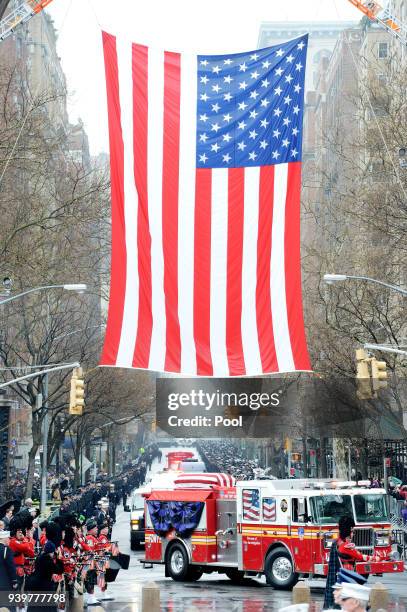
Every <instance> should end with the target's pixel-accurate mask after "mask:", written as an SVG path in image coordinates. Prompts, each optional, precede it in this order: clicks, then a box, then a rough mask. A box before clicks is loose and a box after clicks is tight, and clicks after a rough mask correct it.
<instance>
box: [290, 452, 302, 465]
mask: <svg viewBox="0 0 407 612" xmlns="http://www.w3.org/2000/svg"><path fill="white" fill-rule="evenodd" d="M301 459H302V455H301V453H292V455H291V460H292V461H296V462H297V463H298V462H299V461H301Z"/></svg>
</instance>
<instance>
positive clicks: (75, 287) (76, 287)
mask: <svg viewBox="0 0 407 612" xmlns="http://www.w3.org/2000/svg"><path fill="white" fill-rule="evenodd" d="M47 289H64V290H65V291H76V292H77V293H83V292H84V291H86V289H87V285H85V283H75V284H65V285H44V286H43V287H33V288H32V289H27V291H23V292H22V293H17V294H16V295H12V296H10V297H7V298H5V299H4V300H1V301H0V305H1V304H5V303H6V302H11V301H12V300H16V299H17V298H20V297H23V296H24V295H28V294H29V293H34V291H45V290H47Z"/></svg>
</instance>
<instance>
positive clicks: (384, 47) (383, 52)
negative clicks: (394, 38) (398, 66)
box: [378, 42, 389, 59]
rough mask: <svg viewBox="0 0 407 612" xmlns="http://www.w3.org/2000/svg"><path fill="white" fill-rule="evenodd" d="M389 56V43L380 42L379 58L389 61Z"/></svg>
mask: <svg viewBox="0 0 407 612" xmlns="http://www.w3.org/2000/svg"><path fill="white" fill-rule="evenodd" d="M388 56H389V43H387V42H379V43H378V57H379V59H387V58H388Z"/></svg>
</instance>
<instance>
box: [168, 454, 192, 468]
mask: <svg viewBox="0 0 407 612" xmlns="http://www.w3.org/2000/svg"><path fill="white" fill-rule="evenodd" d="M193 457H194V452H193V451H171V452H169V453H167V466H166V467H167V470H178V469H179V468H180V464H181V463H182V462H183V461H185V460H187V459H192V458H193Z"/></svg>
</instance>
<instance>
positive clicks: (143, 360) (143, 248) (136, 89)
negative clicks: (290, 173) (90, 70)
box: [132, 45, 153, 368]
mask: <svg viewBox="0 0 407 612" xmlns="http://www.w3.org/2000/svg"><path fill="white" fill-rule="evenodd" d="M132 53H133V133H134V145H133V148H134V180H135V182H136V188H137V193H138V198H139V202H138V215H137V249H138V273H139V312H138V324H137V338H136V344H135V348H134V355H133V367H136V368H147V367H148V361H149V356H150V345H151V333H152V326H153V317H152V312H151V235H150V224H149V218H148V189H147V129H148V47H144V46H142V45H133V46H132Z"/></svg>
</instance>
